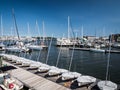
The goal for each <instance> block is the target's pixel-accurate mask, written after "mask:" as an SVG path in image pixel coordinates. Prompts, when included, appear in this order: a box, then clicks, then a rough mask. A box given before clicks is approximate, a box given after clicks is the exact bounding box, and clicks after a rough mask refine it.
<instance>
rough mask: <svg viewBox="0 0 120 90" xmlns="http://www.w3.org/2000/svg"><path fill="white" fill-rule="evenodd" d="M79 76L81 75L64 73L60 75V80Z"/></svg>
mask: <svg viewBox="0 0 120 90" xmlns="http://www.w3.org/2000/svg"><path fill="white" fill-rule="evenodd" d="M79 76H81V74H80V73H77V72H65V73H63V74H62V80H69V79H74V78H77V77H79Z"/></svg>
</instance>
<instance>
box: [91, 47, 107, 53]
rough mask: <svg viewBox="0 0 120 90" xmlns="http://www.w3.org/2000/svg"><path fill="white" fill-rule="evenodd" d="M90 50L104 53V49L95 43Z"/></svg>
mask: <svg viewBox="0 0 120 90" xmlns="http://www.w3.org/2000/svg"><path fill="white" fill-rule="evenodd" d="M90 51H92V52H101V53H104V52H105V50H104V49H101V48H100V45H95V46H94V48H90Z"/></svg>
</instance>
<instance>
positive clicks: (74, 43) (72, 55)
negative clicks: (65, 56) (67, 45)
mask: <svg viewBox="0 0 120 90" xmlns="http://www.w3.org/2000/svg"><path fill="white" fill-rule="evenodd" d="M75 41H76V38H75ZM74 49H75V43H74V44H73V50H72V56H71V59H70V65H69V69H68V70H69V71H70V70H71V66H72V61H73V55H74Z"/></svg>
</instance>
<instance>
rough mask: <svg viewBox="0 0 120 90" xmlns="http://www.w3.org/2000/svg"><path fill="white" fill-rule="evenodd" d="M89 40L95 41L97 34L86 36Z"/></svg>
mask: <svg viewBox="0 0 120 90" xmlns="http://www.w3.org/2000/svg"><path fill="white" fill-rule="evenodd" d="M85 38H86V39H87V40H88V41H94V40H95V39H96V38H97V37H95V36H85Z"/></svg>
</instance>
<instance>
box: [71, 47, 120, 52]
mask: <svg viewBox="0 0 120 90" xmlns="http://www.w3.org/2000/svg"><path fill="white" fill-rule="evenodd" d="M69 49H70V50H72V49H73V47H70V48H69ZM74 50H81V51H90V48H74ZM105 53H109V50H105ZM110 53H120V51H118V50H110Z"/></svg>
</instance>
